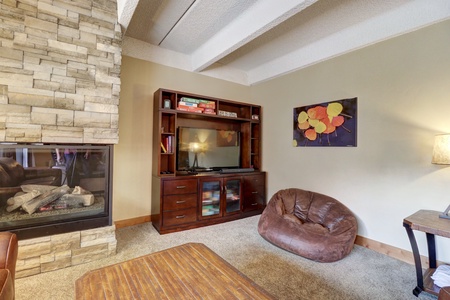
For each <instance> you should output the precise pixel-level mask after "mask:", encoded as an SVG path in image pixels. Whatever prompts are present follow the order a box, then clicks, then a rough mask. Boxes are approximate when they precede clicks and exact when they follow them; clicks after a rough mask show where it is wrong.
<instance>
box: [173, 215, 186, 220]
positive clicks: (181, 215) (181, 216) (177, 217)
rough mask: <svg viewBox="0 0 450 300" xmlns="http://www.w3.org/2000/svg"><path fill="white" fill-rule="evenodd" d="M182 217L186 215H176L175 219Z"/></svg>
mask: <svg viewBox="0 0 450 300" xmlns="http://www.w3.org/2000/svg"><path fill="white" fill-rule="evenodd" d="M184 217H186V216H185V215H181V216H176V217H175V219H183V218H184Z"/></svg>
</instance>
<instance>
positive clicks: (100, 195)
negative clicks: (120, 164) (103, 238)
mask: <svg viewBox="0 0 450 300" xmlns="http://www.w3.org/2000/svg"><path fill="white" fill-rule="evenodd" d="M112 161H113V146H112V145H79V144H42V143H40V144H19V143H0V231H11V232H14V233H16V234H17V235H18V237H19V239H28V238H35V237H40V236H48V235H53V234H59V233H66V232H71V231H79V230H86V229H92V228H97V227H103V226H110V225H112Z"/></svg>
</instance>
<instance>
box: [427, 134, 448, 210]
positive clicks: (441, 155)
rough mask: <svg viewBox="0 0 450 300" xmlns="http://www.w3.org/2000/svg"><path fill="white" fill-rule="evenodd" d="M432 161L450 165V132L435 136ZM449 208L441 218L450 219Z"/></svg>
mask: <svg viewBox="0 0 450 300" xmlns="http://www.w3.org/2000/svg"><path fill="white" fill-rule="evenodd" d="M431 163H433V164H438V165H450V134H440V135H437V136H436V137H435V138H434V147H433V158H432V160H431ZM449 211H450V205H449V206H448V207H447V209H446V210H445V211H444V212H443V213H441V214H440V215H439V218H444V219H450V216H449V215H448V212H449Z"/></svg>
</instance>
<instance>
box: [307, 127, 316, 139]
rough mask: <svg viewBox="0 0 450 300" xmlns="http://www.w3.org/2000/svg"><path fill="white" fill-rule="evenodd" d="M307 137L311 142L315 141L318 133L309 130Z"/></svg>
mask: <svg viewBox="0 0 450 300" xmlns="http://www.w3.org/2000/svg"><path fill="white" fill-rule="evenodd" d="M305 136H306V138H307V139H308V140H310V141H315V140H316V138H317V133H316V131H315V130H314V129H308V130H306V131H305Z"/></svg>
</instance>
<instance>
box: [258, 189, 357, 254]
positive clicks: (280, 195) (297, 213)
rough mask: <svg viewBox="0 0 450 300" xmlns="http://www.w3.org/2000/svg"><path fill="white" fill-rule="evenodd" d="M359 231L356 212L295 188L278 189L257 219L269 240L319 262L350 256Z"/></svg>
mask: <svg viewBox="0 0 450 300" xmlns="http://www.w3.org/2000/svg"><path fill="white" fill-rule="evenodd" d="M357 231H358V224H357V222H356V218H355V216H354V215H353V213H352V212H351V211H350V210H349V209H348V208H347V207H346V206H345V205H343V204H342V203H340V202H339V201H338V200H336V199H333V198H331V197H329V196H326V195H322V194H319V193H314V192H310V191H304V190H301V189H295V188H291V189H285V190H281V191H278V192H277V193H275V194H274V195H273V196H272V198H271V199H270V201H269V203H268V204H267V207H266V208H265V209H264V211H263V213H262V215H261V218H260V220H259V223H258V232H259V234H261V236H262V237H264V238H265V239H266V240H267V241H269V242H271V243H273V244H274V245H276V246H278V247H280V248H283V249H285V250H287V251H290V252H293V253H295V254H298V255H300V256H303V257H306V258H309V259H311V260H314V261H318V262H333V261H337V260H340V259H342V258H344V257H345V256H347V255H348V254H349V253H350V251H352V249H353V244H354V242H355V238H356V233H357Z"/></svg>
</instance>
